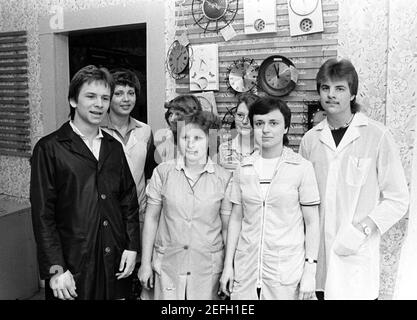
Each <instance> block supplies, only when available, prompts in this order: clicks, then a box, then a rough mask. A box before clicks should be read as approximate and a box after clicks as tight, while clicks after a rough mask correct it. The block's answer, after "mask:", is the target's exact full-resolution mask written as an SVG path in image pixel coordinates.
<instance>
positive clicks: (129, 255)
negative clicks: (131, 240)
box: [116, 250, 136, 280]
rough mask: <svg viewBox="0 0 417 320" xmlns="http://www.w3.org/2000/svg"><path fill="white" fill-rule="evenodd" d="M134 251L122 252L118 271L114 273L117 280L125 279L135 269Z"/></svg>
mask: <svg viewBox="0 0 417 320" xmlns="http://www.w3.org/2000/svg"><path fill="white" fill-rule="evenodd" d="M135 264H136V251H131V250H124V251H123V253H122V258H121V259H120V266H119V271H120V272H118V273H116V277H117V280H120V279H123V278H127V277H128V276H130V275H131V274H132V272H133V270H134V269H135Z"/></svg>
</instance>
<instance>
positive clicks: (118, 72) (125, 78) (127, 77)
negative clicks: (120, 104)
mask: <svg viewBox="0 0 417 320" xmlns="http://www.w3.org/2000/svg"><path fill="white" fill-rule="evenodd" d="M110 73H111V75H112V76H113V80H114V86H117V85H119V86H129V87H132V88H134V89H135V94H136V97H139V95H140V89H141V87H140V81H139V79H138V77H137V76H136V74H135V73H134V72H133V71H132V70H129V69H125V68H117V69H112V70H110Z"/></svg>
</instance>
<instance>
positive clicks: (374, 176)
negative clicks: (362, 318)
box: [300, 113, 409, 299]
mask: <svg viewBox="0 0 417 320" xmlns="http://www.w3.org/2000/svg"><path fill="white" fill-rule="evenodd" d="M300 153H301V154H302V155H303V156H304V157H305V158H306V159H308V160H310V161H311V162H312V163H313V166H314V169H315V172H316V176H317V182H318V185H319V191H320V198H321V199H322V201H321V205H320V227H321V231H322V233H321V234H322V239H321V241H320V251H319V258H318V260H319V262H318V266H317V289H318V290H324V291H325V299H376V298H377V297H378V293H379V273H380V268H379V263H380V254H379V245H380V238H381V235H382V234H383V233H384V232H386V231H387V230H388V229H389V228H390V227H391V226H392V225H393V224H395V223H396V222H397V221H398V220H399V219H400V218H401V217H402V216H403V215H404V214H405V213H406V212H407V208H408V201H409V193H408V188H407V182H406V179H405V176H404V170H403V167H402V164H401V161H400V157H399V154H398V150H397V147H396V145H395V142H394V139H393V138H392V136H391V134H390V133H389V130H388V129H387V128H386V127H385V126H383V125H382V124H381V123H379V122H376V121H373V120H371V119H369V118H367V117H366V116H365V115H364V114H362V113H357V114H355V116H354V118H353V121H352V122H351V124H350V126H349V128H348V129H347V131H346V133H345V135H344V137H343V139H342V140H341V142H340V144H339V145H338V147H337V148H336V145H335V143H334V139H333V137H332V134H331V132H330V129H329V126H328V123H327V119H324V120H323V121H322V122H321V123H319V124H318V125H317V126H316V127H314V128H312V129H311V130H310V131H308V132H307V133H306V134H305V136H304V137H303V139H302V141H301V145H300ZM367 216H368V217H369V218H371V219H372V220H373V221H374V222H375V224H376V225H377V227H378V232H375V233H373V234H372V235H371V236H370V237H369V238H366V237H365V235H364V234H363V233H362V232H361V231H359V230H358V229H356V228H355V227H354V224H357V223H358V222H360V221H361V220H363V219H364V218H365V217H367Z"/></svg>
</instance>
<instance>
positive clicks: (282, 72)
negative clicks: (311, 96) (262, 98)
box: [258, 55, 298, 97]
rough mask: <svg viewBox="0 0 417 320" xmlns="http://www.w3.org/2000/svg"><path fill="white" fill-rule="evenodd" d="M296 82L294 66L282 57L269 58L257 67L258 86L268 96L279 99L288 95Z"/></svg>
mask: <svg viewBox="0 0 417 320" xmlns="http://www.w3.org/2000/svg"><path fill="white" fill-rule="evenodd" d="M297 80H298V71H297V69H296V68H295V66H294V64H293V63H292V62H291V61H290V60H289V59H287V58H285V57H283V56H279V55H276V56H270V57H268V58H266V59H265V60H264V61H263V62H262V64H261V66H260V67H259V73H258V82H259V86H260V87H261V88H262V89H263V90H264V91H265V92H266V93H267V94H269V95H271V96H275V97H280V96H285V95H287V94H289V93H290V92H291V91H292V90H293V89H294V88H295V85H296V83H297Z"/></svg>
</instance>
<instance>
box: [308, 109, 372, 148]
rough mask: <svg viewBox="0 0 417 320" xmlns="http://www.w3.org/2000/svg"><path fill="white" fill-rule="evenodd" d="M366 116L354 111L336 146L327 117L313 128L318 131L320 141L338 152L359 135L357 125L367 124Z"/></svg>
mask: <svg viewBox="0 0 417 320" xmlns="http://www.w3.org/2000/svg"><path fill="white" fill-rule="evenodd" d="M367 125H368V118H367V117H366V116H365V115H364V114H363V113H361V112H357V113H355V115H354V117H353V120H352V122H351V123H350V125H349V128H348V129H347V130H346V133H345V135H344V136H343V138H342V140H341V141H340V143H339V145H338V146H337V147H336V144H335V142H334V139H333V136H332V133H331V131H330V127H329V123H328V122H327V118H326V119H324V120H323V121H322V122H320V123H319V124H318V125H317V126H315V127H314V128H313V130H315V131H320V141H321V142H323V143H324V144H325V145H327V146H328V147H329V148H330V149H331V150H332V151H335V152H336V151H337V152H340V151H341V150H343V149H344V148H345V147H346V146H347V145H349V144H350V143H351V142H353V141H354V140H356V139H357V138H359V137H360V132H359V129H358V128H359V127H361V126H367Z"/></svg>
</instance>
